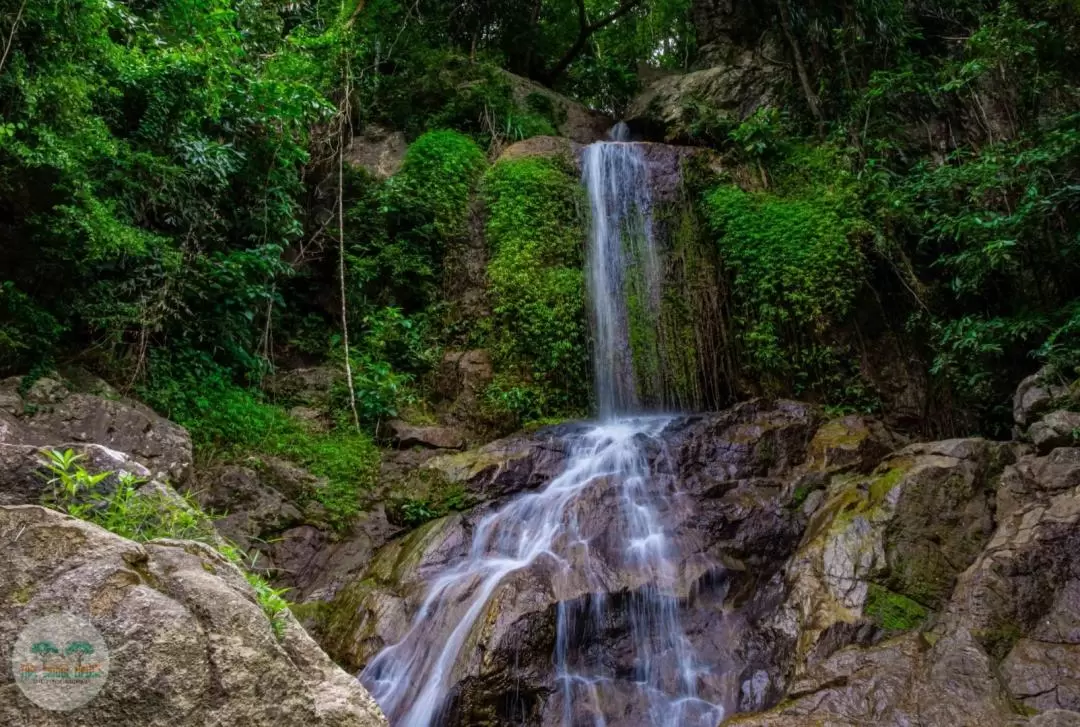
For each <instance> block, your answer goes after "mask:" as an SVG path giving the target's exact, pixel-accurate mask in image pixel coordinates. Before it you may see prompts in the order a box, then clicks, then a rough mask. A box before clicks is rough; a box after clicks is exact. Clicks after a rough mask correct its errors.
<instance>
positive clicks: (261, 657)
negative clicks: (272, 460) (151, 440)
mask: <svg viewBox="0 0 1080 727" xmlns="http://www.w3.org/2000/svg"><path fill="white" fill-rule="evenodd" d="M0 542H2V543H3V545H4V556H5V557H4V559H3V561H2V562H0V653H3V654H9V653H11V650H12V648H13V645H14V644H15V641H16V638H17V637H18V635H19V633H20V631H21V630H22V629H23V628H25V627H26V626H27V625H28V624H29V623H31V622H33V621H34V620H35V619H37V618H39V617H42V616H45V615H48V614H54V613H57V612H62V613H65V614H69V615H70V616H72V617H76V618H78V619H81V620H82V621H84V622H87V623H89V624H90V625H91V626H93V627H94V628H95V629H96V630H97V631H98V632H99V633H100V635H101V636H102V637H103V639H104V642H105V644H106V646H107V648H108V651H109V655H110V658H109V662H108V676H107V679H106V681H105V683H104V686H103V688H102V689H101V691H100V693H98V694H97V696H96V697H94V698H93V699H92V700H91V701H90V702H89V703H87V704H86V705H85V706H82V707H81V708H79V709H78V710H76V711H73V712H70V713H65V712H53V711H47V710H45V709H42V708H40V707H38V706H37V705H35V704H34V703H32V702H30V701H29V700H28V699H26V698H25V697H24V696H23V695H22V694H21V693H20V690H19V687H18V686H17V685H16V684H15V682H14V681H12V675H11V672H9V671H8V670H4V672H3V677H0V679H2V681H0V723H2V724H5V725H11V726H12V727H23V726H26V727H30V726H31V725H33V727H49V726H51V725H55V726H57V727H59V726H60V725H64V726H67V725H87V726H89V725H101V724H109V725H131V726H132V727H135V726H136V725H138V726H139V727H147V726H153V725H163V726H164V725H169V726H170V727H177V726H183V725H191V726H192V727H195V726H199V727H201V726H202V725H208V724H220V725H267V726H268V727H269V726H271V725H281V724H306V725H326V726H327V727H331V726H333V727H346V726H352V727H376V726H377V725H385V724H386V722H385V719H384V718H383V717H382V715H381V713H380V711H379V708H378V707H377V706H376V705H375V703H374V702H373V701H372V699H371V698H370V696H369V695H368V694H367V693H366V692H365V690H364V689H363V687H361V686H360V685H359V683H358V682H357V681H356V680H355V679H353V678H352V677H351V676H350V675H348V674H346V673H345V672H344V671H342V670H341V669H340V668H338V667H337V666H335V665H334V664H333V663H332V662H331V661H330V659H329V658H328V657H327V656H326V655H325V654H324V653H323V652H322V651H320V650H319V648H318V646H316V644H315V643H314V642H313V641H312V640H311V638H310V637H309V636H308V635H307V634H306V633H305V632H304V630H303V629H302V628H301V627H300V626H299V624H298V623H297V622H296V620H295V619H294V618H293V617H292V616H291V615H290V614H289V613H288V611H285V612H282V613H279V614H278V615H277V616H276V617H275V622H276V625H275V623H272V622H271V620H270V618H268V616H267V614H266V613H265V612H264V610H263V608H261V607H260V605H259V599H258V596H257V594H256V592H255V591H254V589H253V588H252V587H251V586H250V585H249V584H248V582H247V580H246V579H245V577H244V575H243V574H242V573H241V572H240V571H239V570H238V569H237V568H236V567H235V566H233V565H232V564H231V563H229V562H228V561H227V560H226V559H225V558H223V557H222V556H221V555H219V554H218V553H217V552H216V551H214V550H213V549H212V548H210V547H209V546H205V545H203V544H200V543H195V542H189V541H156V542H151V543H147V544H145V545H139V544H137V543H134V542H132V541H129V540H125V539H123V538H120V537H118V536H116V535H113V534H112V533H109V532H107V531H105V530H102V529H101V528H99V527H97V526H95V525H92V524H89V523H86V522H83V521H80V520H76V519H74V518H70V517H67V516H64V515H61V514H59V513H56V512H53V511H50V510H47V509H45V508H42V507H36V506H20V507H0Z"/></svg>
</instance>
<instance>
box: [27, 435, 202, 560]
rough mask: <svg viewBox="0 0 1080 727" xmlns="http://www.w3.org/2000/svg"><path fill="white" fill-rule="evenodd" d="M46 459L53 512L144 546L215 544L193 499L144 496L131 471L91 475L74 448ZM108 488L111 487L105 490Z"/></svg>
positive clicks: (155, 493) (48, 454)
mask: <svg viewBox="0 0 1080 727" xmlns="http://www.w3.org/2000/svg"><path fill="white" fill-rule="evenodd" d="M43 457H44V460H43V462H42V464H43V466H44V469H45V472H46V473H47V477H48V480H49V485H50V490H49V491H48V492H47V493H46V494H45V496H44V499H43V504H44V505H46V506H48V507H51V508H54V509H56V510H60V511H61V512H66V513H67V514H69V515H71V516H73V517H77V518H79V519H81V520H89V521H90V522H92V523H95V524H97V525H100V526H101V527H103V528H105V529H106V530H108V531H110V532H113V533H116V534H117V535H120V536H122V537H125V538H128V539H130V540H136V541H139V542H143V541H146V540H155V539H157V538H180V539H190V540H202V541H207V542H210V541H212V540H213V534H214V526H213V523H212V521H211V520H210V518H209V517H208V516H207V515H205V514H204V513H203V512H202V511H201V510H200V509H199V507H198V505H197V504H196V503H195V501H194V500H193V499H191V498H190V497H180V496H179V495H178V496H177V498H172V497H169V496H167V495H165V494H164V493H163V492H160V491H151V492H140V491H139V487H140V486H142V485H143V484H144V481H142V480H139V479H138V478H136V477H134V476H133V475H131V474H129V473H126V472H125V473H119V474H117V473H113V472H99V473H97V474H91V473H89V472H87V470H86V468H85V467H83V466H82V464H81V463H82V461H83V460H84V459H85V457H84V456H83V455H80V454H76V453H75V452H73V451H72V450H70V449H68V450H65V451H64V452H59V451H55V450H48V451H46V452H44V453H43ZM106 484H109V485H110V486H109V487H108V488H106V486H105V485H106Z"/></svg>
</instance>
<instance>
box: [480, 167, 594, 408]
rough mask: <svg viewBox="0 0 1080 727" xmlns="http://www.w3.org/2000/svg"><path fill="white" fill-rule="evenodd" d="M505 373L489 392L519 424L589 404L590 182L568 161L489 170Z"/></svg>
mask: <svg viewBox="0 0 1080 727" xmlns="http://www.w3.org/2000/svg"><path fill="white" fill-rule="evenodd" d="M482 188H483V195H484V200H485V202H486V204H487V209H488V219H487V225H486V228H485V229H486V235H487V241H488V244H489V245H490V248H491V257H490V262H489V265H488V279H489V281H490V286H491V287H490V292H491V303H492V312H493V316H492V321H491V328H490V332H489V334H488V336H487V339H488V340H486V341H484V342H483V343H484V344H485V345H487V346H488V347H489V348H490V349H491V351H492V356H493V359H494V363H495V366H496V369H497V371H498V375H497V377H496V380H495V382H494V383H493V385H492V387H491V388H490V389H489V391H488V392H487V395H486V403H487V405H488V406H489V407H490V408H492V409H493V410H496V411H498V410H502V411H505V412H509V413H511V414H512V415H513V416H514V417H516V418H517V420H518V423H519V424H520V422H522V421H527V420H536V419H541V418H546V417H551V416H573V415H575V414H579V413H581V412H582V411H583V410H585V409H586V408H587V405H588V399H589V384H588V382H589V378H590V377H589V373H588V371H589V367H588V360H589V359H588V350H587V345H586V341H587V334H586V320H585V278H584V273H583V270H582V268H583V263H584V261H583V254H582V240H583V238H584V230H583V227H582V224H581V220H580V218H579V214H578V210H579V204H580V198H581V189H580V185H579V184H578V180H577V178H576V175H575V174H574V173H573V169H572V167H571V166H570V165H569V163H568V161H567V160H563V159H550V158H541V157H531V158H520V159H511V160H506V161H503V162H500V163H499V164H497V165H495V166H494V167H493V168H492V169H491V170H490V171H489V172H488V173H487V175H486V176H485V177H484V181H483V185H482Z"/></svg>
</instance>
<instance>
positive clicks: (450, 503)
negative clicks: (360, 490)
mask: <svg viewBox="0 0 1080 727" xmlns="http://www.w3.org/2000/svg"><path fill="white" fill-rule="evenodd" d="M473 504H475V498H473V497H472V496H470V494H469V492H468V491H467V490H466V489H465V486H464V485H462V484H461V483H458V482H450V481H449V480H448V479H447V478H446V475H444V474H443V473H442V472H440V471H439V470H435V469H422V468H418V469H414V470H412V471H410V472H409V474H408V475H407V476H406V478H405V479H404V481H403V482H401V483H399V484H397V485H395V486H394V488H393V489H392V491H391V493H390V497H389V501H388V504H387V516H388V517H389V518H390V520H391V522H394V523H397V524H400V525H406V526H408V527H416V526H418V525H422V524H423V523H425V522H427V521H429V520H435V519H436V518H440V517H444V516H446V515H449V514H450V513H452V512H458V511H461V510H467V509H468V508H469V507H471V506H472V505H473Z"/></svg>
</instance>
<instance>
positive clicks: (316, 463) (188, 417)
mask: <svg viewBox="0 0 1080 727" xmlns="http://www.w3.org/2000/svg"><path fill="white" fill-rule="evenodd" d="M152 384H153V385H152V386H151V387H148V388H146V389H144V390H143V392H142V393H143V396H144V398H145V399H146V400H147V401H149V402H150V403H151V404H152V405H153V406H154V407H155V408H157V409H158V411H160V412H162V413H164V414H165V415H166V416H168V417H169V418H170V419H172V420H173V421H175V422H177V423H179V424H181V425H183V426H185V427H187V429H188V431H190V432H191V437H192V441H193V443H194V444H195V447H196V452H197V454H199V455H200V456H202V457H207V458H214V457H217V458H240V457H246V456H249V455H251V454H266V455H273V456H278V457H283V458H285V459H288V460H290V461H292V462H295V463H296V464H299V465H301V466H302V467H304V468H306V469H307V470H308V471H309V472H311V473H312V474H314V475H316V476H320V477H325V478H326V479H327V484H326V486H324V487H322V488H319V489H317V490H315V491H314V492H313V493H311V497H313V498H314V499H315V500H317V501H318V502H319V503H321V504H322V505H323V506H324V507H325V508H326V511H327V517H328V518H329V520H330V522H331V524H332V525H334V526H335V527H337V528H339V529H344V528H346V527H348V525H349V524H350V522H351V520H352V518H353V517H354V516H355V515H356V514H357V512H359V509H360V498H361V496H362V495H363V493H364V492H366V491H368V490H370V489H371V488H372V487H374V485H375V478H376V475H377V474H378V469H379V451H378V449H377V448H376V447H375V445H374V443H373V442H372V440H371V437H370V436H369V435H368V434H366V433H362V432H357V431H355V430H353V429H352V428H351V427H339V428H338V429H335V430H334V431H332V432H329V433H317V432H312V431H311V430H309V429H308V428H307V427H306V426H305V425H304V424H303V423H301V422H299V421H297V420H296V419H293V418H292V417H290V416H289V415H288V413H287V412H286V411H285V410H284V409H283V408H282V407H279V406H275V405H273V404H269V403H267V402H265V401H263V400H262V398H261V396H260V395H259V394H258V393H257V392H254V391H252V390H249V389H244V388H241V387H239V386H236V385H235V384H233V383H231V382H230V381H229V380H228V378H227V377H226V376H225V375H224V373H223V372H222V371H221V370H220V369H214V368H209V369H205V368H204V369H200V368H198V367H196V368H193V369H187V370H185V371H182V372H174V371H173V370H172V368H171V367H163V368H161V369H159V370H158V372H157V374H156V375H155V376H154V377H153V379H152Z"/></svg>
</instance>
